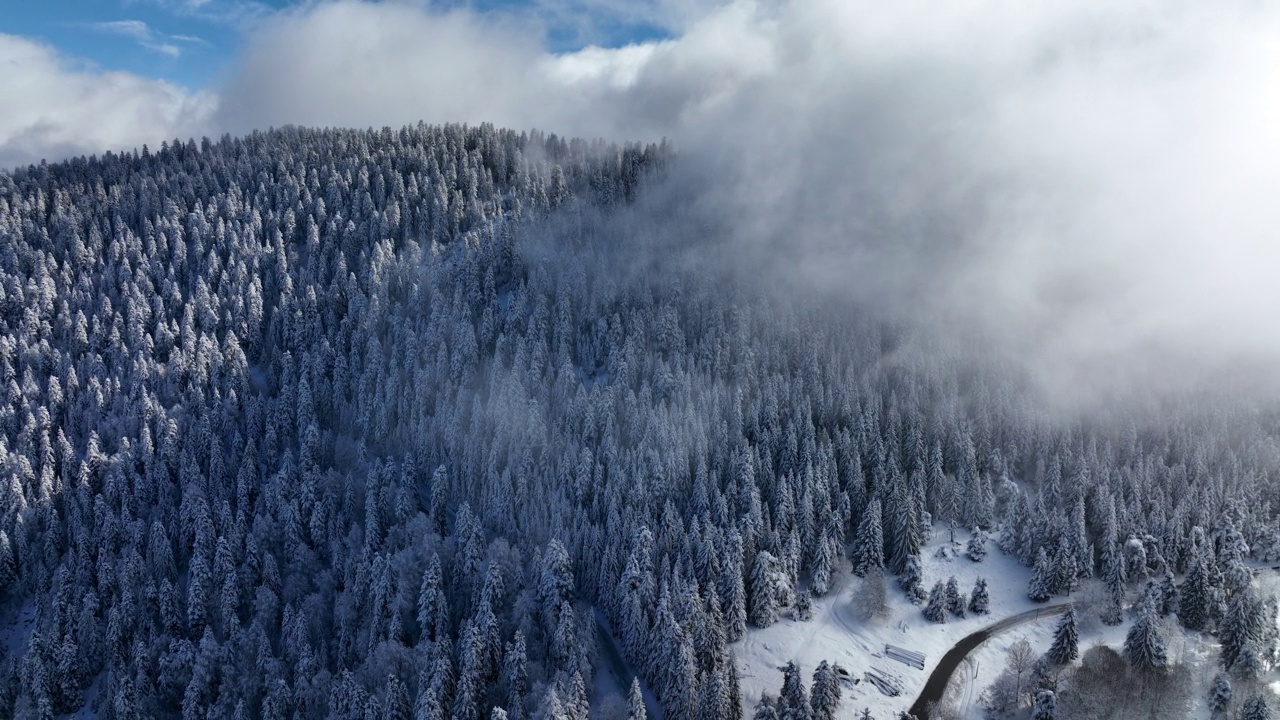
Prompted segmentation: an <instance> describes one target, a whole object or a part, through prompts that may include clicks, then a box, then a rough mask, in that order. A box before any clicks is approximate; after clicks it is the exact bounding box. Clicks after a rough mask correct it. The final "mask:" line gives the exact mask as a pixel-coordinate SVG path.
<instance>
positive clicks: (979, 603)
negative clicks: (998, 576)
mask: <svg viewBox="0 0 1280 720" xmlns="http://www.w3.org/2000/svg"><path fill="white" fill-rule="evenodd" d="M990 606H991V597H990V595H989V594H988V593H987V579H986V578H978V579H977V580H976V581H974V583H973V591H972V592H970V593H969V612H971V613H973V614H974V615H986V614H987V613H988V612H990Z"/></svg>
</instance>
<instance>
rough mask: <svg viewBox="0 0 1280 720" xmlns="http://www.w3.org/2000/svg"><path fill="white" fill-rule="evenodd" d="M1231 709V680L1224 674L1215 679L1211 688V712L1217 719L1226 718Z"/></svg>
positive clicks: (1216, 676)
mask: <svg viewBox="0 0 1280 720" xmlns="http://www.w3.org/2000/svg"><path fill="white" fill-rule="evenodd" d="M1230 707H1231V679H1230V678H1228V677H1227V676H1226V674H1224V673H1218V674H1217V675H1215V676H1214V677H1213V685H1212V686H1210V688H1209V712H1210V713H1211V714H1212V716H1213V717H1215V718H1220V717H1224V716H1225V715H1226V713H1227V710H1228V709H1229V708H1230Z"/></svg>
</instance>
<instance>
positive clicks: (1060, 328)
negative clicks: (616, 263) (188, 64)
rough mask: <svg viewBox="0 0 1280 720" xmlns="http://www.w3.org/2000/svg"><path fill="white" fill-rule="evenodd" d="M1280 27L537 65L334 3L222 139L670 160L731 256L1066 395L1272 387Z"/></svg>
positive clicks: (727, 20) (1180, 11)
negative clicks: (485, 138) (1245, 369)
mask: <svg viewBox="0 0 1280 720" xmlns="http://www.w3.org/2000/svg"><path fill="white" fill-rule="evenodd" d="M550 4H554V3H550ZM572 4H573V3H571V2H570V3H567V5H572ZM686 7H688V8H698V7H700V5H699V4H698V3H690V4H688V5H687V6H686ZM1278 21H1280V11H1278V10H1277V9H1276V6H1274V5H1271V6H1265V5H1258V4H1256V3H1249V2H1238V3H1235V2H1227V3H1218V4H1212V5H1210V4H1197V3H1176V2H1159V1H1156V0H1139V1H1138V2H1135V3H1121V4H1116V3H1114V2H1110V1H1106V0H1083V1H1079V0H1071V1H1067V0H1049V1H1048V2H1041V3H1006V2H997V1H996V0H973V1H970V2H954V3H943V4H938V3H936V2H926V1H925V0H904V2H898V3H890V4H885V3H880V2H868V1H865V0H804V1H799V0H797V1H795V2H781V1H778V2H765V1H763V0H762V1H760V2H753V1H752V0H734V1H733V2H729V3H726V4H723V5H721V6H719V7H718V8H715V9H713V10H711V11H704V12H702V13H701V14H697V12H696V11H695V12H690V13H688V14H686V15H685V16H684V17H682V18H681V20H680V22H679V25H680V27H682V28H683V31H682V33H681V34H680V36H679V37H677V38H674V39H672V40H668V41H663V42H658V43H648V44H644V45H640V46H633V47H629V48H623V49H618V50H604V49H600V48H588V49H586V50H583V51H581V52H578V53H573V54H569V55H562V56H553V55H548V54H546V53H545V52H543V51H541V50H540V49H539V48H540V40H541V35H540V32H541V31H540V30H538V29H536V28H535V29H534V30H531V31H530V30H522V29H520V28H516V27H512V26H509V25H502V24H501V22H500V20H495V19H494V17H493V16H491V15H490V16H480V15H474V14H468V13H452V14H444V15H436V14H432V13H430V12H427V11H424V10H422V9H421V8H420V7H418V6H413V5H406V4H378V5H375V4H369V3H362V2H352V1H345V2H332V3H323V4H320V5H316V6H309V7H307V8H306V9H304V10H301V11H296V12H294V13H291V14H288V15H285V16H282V17H279V18H277V19H276V21H274V22H273V23H271V24H270V25H268V26H267V27H266V28H265V29H264V31H263V32H262V34H260V35H258V36H257V37H256V38H255V39H254V40H253V41H252V42H251V43H250V51H249V53H248V54H247V55H246V57H245V59H244V62H243V64H242V66H241V68H240V70H239V72H238V73H237V74H236V75H235V78H234V79H233V81H232V82H231V83H230V84H229V86H228V87H227V88H226V91H225V94H224V97H223V104H222V110H221V116H220V120H221V122H222V124H223V125H226V126H230V127H232V128H233V129H236V130H244V129H248V128H250V127H255V126H262V125H266V124H281V123H306V124H319V125H358V126H380V125H384V124H390V125H397V124H400V123H403V122H410V121H414V120H417V119H426V120H429V121H432V122H440V121H469V122H477V121H481V120H485V121H492V122H495V123H498V124H500V125H510V126H516V127H533V126H536V127H541V128H544V129H548V130H552V131H556V132H561V133H565V134H575V135H588V136H595V135H603V136H608V137H614V138H619V139H656V138H659V137H663V136H667V137H671V138H673V139H675V140H676V141H677V144H678V146H679V147H681V149H682V152H683V153H684V154H685V156H686V157H691V158H692V160H691V162H688V163H685V166H686V167H690V168H696V172H698V173H701V175H699V177H698V179H697V180H696V182H695V181H690V183H691V185H690V187H694V186H696V192H694V193H686V195H692V197H693V198H694V199H693V200H691V201H690V202H691V203H693V204H694V205H696V206H697V207H698V208H701V211H703V212H704V213H705V215H706V218H709V219H711V220H712V221H714V222H719V223H720V227H721V231H722V232H723V234H724V235H725V236H726V237H732V238H733V239H732V242H733V243H735V244H734V245H733V247H734V249H735V253H734V254H735V255H748V256H750V255H753V254H754V255H760V254H764V255H767V256H768V257H769V258H770V263H769V265H768V267H771V268H773V269H774V273H775V275H787V270H788V269H789V271H790V274H789V277H792V278H797V277H798V278H800V279H801V280H802V282H801V283H797V285H803V286H805V287H811V288H814V287H816V288H818V289H821V290H824V291H827V292H831V293H836V294H839V295H845V294H849V295H853V296H855V297H857V298H858V299H860V300H862V301H866V302H878V303H881V304H882V305H884V306H885V307H886V308H887V309H889V310H892V311H896V312H900V313H903V314H905V315H907V316H909V317H912V318H916V319H919V318H926V317H927V318H936V319H937V322H938V323H939V324H945V325H946V326H947V327H949V328H951V329H952V331H953V332H961V330H957V329H962V332H963V334H964V335H966V336H982V337H984V338H986V340H987V341H988V342H990V343H991V344H993V345H994V346H995V347H996V348H998V349H1000V350H1003V351H1005V352H1007V353H1010V354H1013V355H1014V356H1015V357H1018V358H1020V359H1022V360H1023V361H1024V362H1025V363H1026V365H1027V367H1028V368H1030V369H1031V371H1032V372H1033V373H1036V374H1039V375H1041V376H1042V379H1043V380H1044V381H1045V383H1046V385H1048V386H1052V387H1055V388H1057V389H1061V390H1064V391H1067V392H1071V393H1075V392H1077V391H1079V390H1080V388H1083V387H1087V386H1098V385H1099V384H1100V383H1102V382H1103V381H1104V380H1106V379H1115V383H1116V384H1117V385H1122V384H1124V383H1126V382H1129V381H1131V380H1133V379H1134V378H1135V377H1145V378H1155V379H1156V380H1157V381H1158V382H1160V383H1170V382H1173V381H1174V380H1173V379H1174V378H1177V379H1178V381H1179V382H1181V381H1182V380H1184V379H1185V378H1186V377H1189V375H1190V374H1191V371H1192V369H1204V368H1219V367H1220V366H1221V364H1222V363H1227V362H1230V363H1235V362H1237V361H1238V360H1239V359H1240V358H1242V357H1243V358H1250V359H1255V360H1257V359H1265V360H1273V359H1280V330H1278V329H1277V328H1280V326H1277V325H1276V323H1275V322H1274V318H1275V317H1277V316H1278V315H1280V291H1277V290H1276V288H1277V287H1280V284H1277V283H1276V282H1275V280H1274V278H1273V276H1274V274H1275V271H1276V268H1280V250H1278V249H1277V248H1278V247H1280V244H1278V243H1276V238H1280V215H1277V214H1276V213H1275V212H1274V210H1273V205H1274V204H1275V201H1274V198H1276V197H1280V144H1278V139H1277V136H1278V135H1280V130H1277V129H1276V128H1277V127H1280V122H1277V121H1278V120H1280V76H1278V74H1280V62H1277V60H1278V59H1280V45H1278V43H1280V41H1277V40H1276V39H1275V38H1280V22H1278ZM744 251H745V252H744Z"/></svg>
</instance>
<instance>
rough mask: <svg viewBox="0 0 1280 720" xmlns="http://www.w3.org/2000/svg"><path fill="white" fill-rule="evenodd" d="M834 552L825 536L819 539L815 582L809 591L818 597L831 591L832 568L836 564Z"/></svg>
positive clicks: (811, 583) (814, 574) (815, 564)
mask: <svg viewBox="0 0 1280 720" xmlns="http://www.w3.org/2000/svg"><path fill="white" fill-rule="evenodd" d="M833 556H834V551H833V550H832V547H831V542H829V541H828V540H827V538H826V537H825V535H824V536H822V537H819V538H818V547H817V549H816V550H815V551H814V558H813V581H812V582H810V583H809V589H810V590H812V591H813V594H814V595H815V596H817V597H822V596H823V595H826V594H827V591H828V590H830V589H831V568H832V565H833V564H834V557H833Z"/></svg>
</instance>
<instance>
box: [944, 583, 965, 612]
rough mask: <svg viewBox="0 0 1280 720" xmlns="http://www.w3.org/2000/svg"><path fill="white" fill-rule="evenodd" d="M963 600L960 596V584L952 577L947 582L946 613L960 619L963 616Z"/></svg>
mask: <svg viewBox="0 0 1280 720" xmlns="http://www.w3.org/2000/svg"><path fill="white" fill-rule="evenodd" d="M964 608H965V598H964V596H963V595H961V594H960V583H959V581H957V580H956V576H955V575H952V576H951V578H950V579H948V580H947V612H949V613H951V614H952V615H955V616H956V617H958V618H962V617H964V615H965V609H964Z"/></svg>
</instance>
